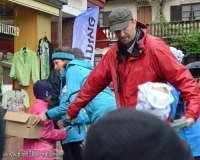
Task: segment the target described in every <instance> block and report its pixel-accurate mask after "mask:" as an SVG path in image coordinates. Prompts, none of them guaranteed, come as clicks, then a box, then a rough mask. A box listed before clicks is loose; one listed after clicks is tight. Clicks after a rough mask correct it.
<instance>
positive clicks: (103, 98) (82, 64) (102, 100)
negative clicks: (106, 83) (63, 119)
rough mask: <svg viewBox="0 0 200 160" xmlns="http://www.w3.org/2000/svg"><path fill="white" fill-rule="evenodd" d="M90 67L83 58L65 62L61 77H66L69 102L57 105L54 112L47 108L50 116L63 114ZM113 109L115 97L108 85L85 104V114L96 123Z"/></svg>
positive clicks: (90, 69)
mask: <svg viewBox="0 0 200 160" xmlns="http://www.w3.org/2000/svg"><path fill="white" fill-rule="evenodd" d="M92 69H93V68H92V66H91V64H90V63H89V62H86V61H83V60H72V61H70V62H69V63H68V64H67V66H66V68H65V70H64V71H63V73H62V75H61V78H66V86H67V92H66V93H67V98H68V99H69V102H66V103H62V104H61V105H60V106H59V107H56V108H55V110H57V112H56V113H55V112H52V111H51V110H49V111H48V112H47V114H48V116H49V117H50V118H55V116H63V115H65V113H66V108H68V105H69V104H70V103H72V102H73V100H74V99H75V98H76V96H77V93H78V92H79V90H80V89H81V88H82V86H83V84H84V82H85V80H86V79H87V77H88V75H89V74H90V73H91V71H92ZM65 106H67V107H65ZM115 109H117V106H116V101H115V97H114V95H113V94H112V91H111V90H110V89H109V88H108V87H105V89H104V90H103V91H102V92H100V93H99V94H98V95H97V96H96V97H95V98H94V99H93V100H91V101H90V102H89V103H88V104H86V105H85V110H86V112H87V115H88V117H89V119H90V121H91V123H93V124H94V123H96V122H97V121H98V120H99V119H100V118H101V117H103V116H104V115H105V114H106V113H108V112H109V111H111V110H115Z"/></svg>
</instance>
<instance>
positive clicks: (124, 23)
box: [108, 7, 133, 32]
mask: <svg viewBox="0 0 200 160" xmlns="http://www.w3.org/2000/svg"><path fill="white" fill-rule="evenodd" d="M131 19H133V15H132V12H131V11H130V10H129V8H126V7H119V8H117V9H115V10H113V11H112V12H111V13H110V15H109V16H108V23H109V25H110V32H112V31H117V30H122V29H125V28H126V27H128V24H129V22H130V20H131Z"/></svg>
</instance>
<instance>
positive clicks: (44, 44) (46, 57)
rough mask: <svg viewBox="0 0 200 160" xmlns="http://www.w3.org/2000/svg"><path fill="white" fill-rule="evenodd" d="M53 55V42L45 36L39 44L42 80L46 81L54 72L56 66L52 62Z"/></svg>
mask: <svg viewBox="0 0 200 160" xmlns="http://www.w3.org/2000/svg"><path fill="white" fill-rule="evenodd" d="M52 53H53V46H52V44H51V42H49V40H48V39H47V37H46V36H45V37H44V38H41V39H40V40H39V42H38V50H37V54H38V56H39V60H40V79H41V80H46V79H47V78H48V76H49V74H50V71H51V70H53V68H54V65H53V61H52V60H51V56H52Z"/></svg>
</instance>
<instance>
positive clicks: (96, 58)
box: [94, 54, 103, 67]
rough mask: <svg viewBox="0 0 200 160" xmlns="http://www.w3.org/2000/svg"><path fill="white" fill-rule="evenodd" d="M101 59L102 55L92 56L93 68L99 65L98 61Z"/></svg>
mask: <svg viewBox="0 0 200 160" xmlns="http://www.w3.org/2000/svg"><path fill="white" fill-rule="evenodd" d="M102 57H103V55H102V54H95V55H94V67H96V66H97V64H98V63H99V61H100V60H101V58H102Z"/></svg>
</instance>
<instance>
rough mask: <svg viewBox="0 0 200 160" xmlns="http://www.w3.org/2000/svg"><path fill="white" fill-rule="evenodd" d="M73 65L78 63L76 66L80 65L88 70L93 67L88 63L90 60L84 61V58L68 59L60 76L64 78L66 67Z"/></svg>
mask: <svg viewBox="0 0 200 160" xmlns="http://www.w3.org/2000/svg"><path fill="white" fill-rule="evenodd" d="M73 65H78V66H81V67H84V68H87V69H90V70H92V69H93V67H92V65H91V64H90V62H87V61H84V60H77V59H74V60H72V61H70V62H69V63H68V64H67V66H66V67H65V69H64V71H63V72H62V74H61V78H65V75H66V72H67V70H68V68H70V67H71V66H73Z"/></svg>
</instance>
